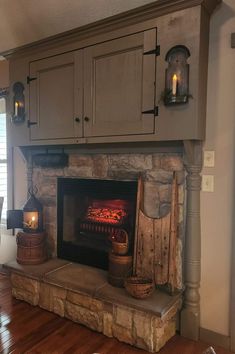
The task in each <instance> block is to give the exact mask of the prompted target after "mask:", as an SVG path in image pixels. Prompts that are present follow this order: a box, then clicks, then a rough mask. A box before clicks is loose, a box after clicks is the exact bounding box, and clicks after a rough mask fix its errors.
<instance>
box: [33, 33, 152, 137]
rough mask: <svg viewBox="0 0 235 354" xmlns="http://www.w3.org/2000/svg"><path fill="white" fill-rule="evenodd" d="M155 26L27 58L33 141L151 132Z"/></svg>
mask: <svg viewBox="0 0 235 354" xmlns="http://www.w3.org/2000/svg"><path fill="white" fill-rule="evenodd" d="M155 46H156V29H151V30H147V31H145V32H140V33H137V34H133V35H130V36H125V37H122V38H118V39H114V40H111V41H107V42H105V43H100V44H97V45H94V46H90V47H87V48H85V49H80V50H77V51H73V52H69V53H65V54H61V55H57V56H53V57H50V58H45V59H41V60H36V61H33V62H31V63H30V78H33V79H34V80H32V81H31V82H30V85H29V109H30V122H31V124H32V123H36V124H33V125H31V126H30V127H29V129H30V138H31V140H34V141H37V140H38V141H39V140H50V139H61V138H65V139H66V138H76V137H103V136H120V135H136V134H153V133H154V114H153V113H152V114H150V115H148V116H147V117H146V115H145V114H143V113H142V109H143V108H144V110H146V109H150V108H152V107H154V104H155V87H154V83H155V66H156V65H155V62H156V60H155V57H154V56H148V55H146V56H144V55H143V53H144V51H146V48H147V49H148V48H149V47H150V48H154V47H155Z"/></svg>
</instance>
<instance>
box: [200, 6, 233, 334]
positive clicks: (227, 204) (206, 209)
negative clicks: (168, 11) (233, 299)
mask: <svg viewBox="0 0 235 354" xmlns="http://www.w3.org/2000/svg"><path fill="white" fill-rule="evenodd" d="M231 32H235V1H234V0H224V2H223V4H222V6H221V8H220V9H219V10H218V11H216V12H215V13H214V14H213V16H212V19H211V31H210V52H209V81H208V105H207V134H206V142H205V149H206V150H214V151H215V168H204V170H203V173H204V174H213V175H214V177H215V191H214V193H205V192H202V194H201V207H202V209H201V210H202V282H201V310H202V311H201V313H202V315H201V326H202V327H203V328H207V329H210V330H213V331H215V332H219V333H221V334H224V335H228V334H229V305H230V304H229V302H230V276H231V274H230V269H231V241H232V236H233V219H234V195H235V194H234V189H235V188H234V181H235V178H234V168H235V159H234V127H235V126H234V122H235V98H234V95H235V49H231V44H230V37H231Z"/></svg>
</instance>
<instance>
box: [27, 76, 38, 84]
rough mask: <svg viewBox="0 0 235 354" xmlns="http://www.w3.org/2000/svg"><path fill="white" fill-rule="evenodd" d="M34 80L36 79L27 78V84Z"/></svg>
mask: <svg viewBox="0 0 235 354" xmlns="http://www.w3.org/2000/svg"><path fill="white" fill-rule="evenodd" d="M34 80H37V78H36V77H30V76H27V84H30V82H31V81H34Z"/></svg>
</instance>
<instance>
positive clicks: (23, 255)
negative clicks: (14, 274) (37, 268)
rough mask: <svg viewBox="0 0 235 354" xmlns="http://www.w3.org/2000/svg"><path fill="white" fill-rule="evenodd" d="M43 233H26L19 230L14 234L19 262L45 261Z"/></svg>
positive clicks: (36, 262) (38, 262) (33, 262)
mask: <svg viewBox="0 0 235 354" xmlns="http://www.w3.org/2000/svg"><path fill="white" fill-rule="evenodd" d="M45 240H46V238H45V233H39V234H26V233H24V232H19V233H18V234H17V236H16V243H17V256H16V260H17V262H18V263H20V264H40V263H43V262H45V261H46V259H47V252H46V242H45Z"/></svg>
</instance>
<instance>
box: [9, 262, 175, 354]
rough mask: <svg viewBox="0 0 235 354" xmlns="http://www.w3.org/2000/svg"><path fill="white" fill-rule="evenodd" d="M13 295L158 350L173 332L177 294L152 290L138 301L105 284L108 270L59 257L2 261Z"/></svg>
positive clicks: (153, 350) (141, 346) (149, 349)
mask: <svg viewBox="0 0 235 354" xmlns="http://www.w3.org/2000/svg"><path fill="white" fill-rule="evenodd" d="M4 267H5V268H7V269H8V270H9V271H10V272H11V283H12V293H13V296H14V297H16V298H17V299H21V300H24V301H26V302H29V303H30V304H32V305H34V306H36V305H38V306H40V307H42V308H44V309H46V310H48V311H52V312H54V313H57V314H58V315H60V316H62V317H66V318H69V319H71V320H73V321H75V322H78V323H81V324H84V325H86V326H87V327H89V328H91V329H93V330H96V331H98V332H102V333H103V334H105V335H106V336H108V337H115V338H117V339H119V340H120V341H123V342H125V343H129V344H132V345H135V346H137V347H140V348H143V349H146V350H148V351H150V352H157V351H159V350H160V349H161V348H162V347H163V346H164V344H165V343H166V341H167V340H169V339H170V338H171V337H172V336H173V335H174V334H175V328H176V314H177V311H178V310H179V309H180V307H181V296H180V295H176V296H170V295H168V294H166V293H163V292H161V291H159V290H156V291H155V292H154V293H153V294H152V295H151V296H150V297H148V298H147V299H144V300H137V299H134V298H132V297H131V296H130V295H129V294H127V293H126V291H125V289H121V288H116V287H113V286H111V285H110V284H109V283H108V282H107V272H106V271H104V270H100V269H97V268H92V267H88V266H85V265H81V264H75V263H70V262H68V261H65V260H61V259H52V260H49V261H47V262H45V263H43V264H40V265H20V264H18V263H17V262H15V261H13V262H9V263H7V264H6V265H4Z"/></svg>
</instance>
